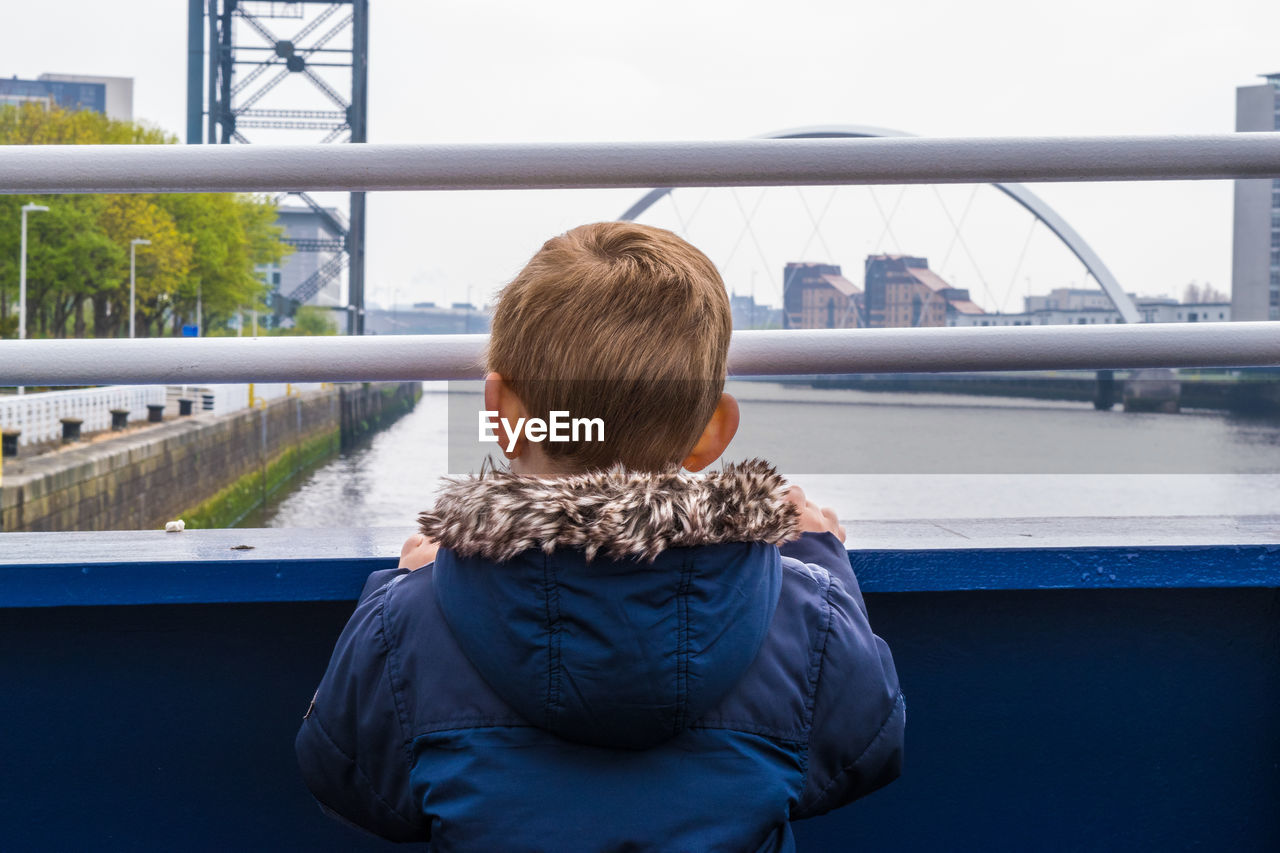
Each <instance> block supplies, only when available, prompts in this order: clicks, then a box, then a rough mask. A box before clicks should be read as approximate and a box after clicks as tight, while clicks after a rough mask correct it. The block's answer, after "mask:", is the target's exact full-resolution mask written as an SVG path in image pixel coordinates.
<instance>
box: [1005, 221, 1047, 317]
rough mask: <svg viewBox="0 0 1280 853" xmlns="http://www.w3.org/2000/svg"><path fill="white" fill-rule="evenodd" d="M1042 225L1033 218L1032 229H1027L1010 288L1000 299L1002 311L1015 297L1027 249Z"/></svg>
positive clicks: (1027, 294) (1010, 279) (1028, 294)
mask: <svg viewBox="0 0 1280 853" xmlns="http://www.w3.org/2000/svg"><path fill="white" fill-rule="evenodd" d="M1039 223H1040V220H1039V219H1036V218H1035V217H1034V216H1033V217H1031V227H1030V228H1028V229H1027V236H1026V239H1024V240H1023V241H1022V250H1021V251H1020V252H1018V261H1017V263H1015V264H1014V265H1013V275H1012V276H1010V277H1009V286H1008V287H1006V288H1005V291H1004V296H1002V297H1001V298H1000V311H1001V312H1002V313H1003V312H1004V310H1005V303H1006V302H1008V301H1009V297H1010V296H1011V295H1013V288H1014V286H1015V285H1016V284H1017V283H1018V273H1020V272H1022V262H1023V261H1024V260H1026V257H1027V249H1028V248H1029V247H1030V246H1031V238H1032V237H1034V236H1035V233H1036V225H1038V224H1039ZM1030 295H1031V294H1030V293H1023V296H1030Z"/></svg>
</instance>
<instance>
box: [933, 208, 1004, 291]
mask: <svg viewBox="0 0 1280 853" xmlns="http://www.w3.org/2000/svg"><path fill="white" fill-rule="evenodd" d="M929 186H930V188H931V189H932V190H933V195H934V197H935V198H937V199H938V204H939V205H941V206H942V212H943V213H944V214H946V216H947V221H948V222H950V223H951V227H952V228H954V229H955V232H954V234H953V235H952V238H951V242H952V246H954V245H955V244H956V243H959V244H960V248H961V249H963V250H964V253H965V255H966V256H967V257H968V258H969V264H970V265H971V266H972V267H973V271H974V272H975V273H977V275H978V281H979V282H981V283H982V290H983V292H984V293H986V295H987V298H988V299H989V300H991V302H992V304H994V303H995V299H996V295H995V293H993V292H992V290H991V285H989V284H987V277H986V276H984V275H983V274H982V267H981V266H979V265H978V259H977V258H975V257H974V256H973V252H972V251H970V249H969V244H968V242H966V241H965V239H964V235H963V234H962V233H960V229H961V227H962V226H963V225H964V220H965V218H966V217H967V216H968V215H969V209H970V208H971V207H972V206H973V197H974V196H975V195H977V194H978V188H977V186H974V188H973V192H972V193H970V194H969V202H968V204H966V205H965V208H964V213H962V214H961V215H960V220H959V222H957V221H956V219H955V218H954V217H953V216H952V215H951V209H950V208H949V207H948V206H947V202H946V199H944V198H943V197H942V193H940V192H938V187H937V185H936V184H930V185H929ZM950 257H951V248H950V247H948V249H947V256H946V258H944V259H943V263H942V264H941V265H940V268H941V267H942V266H945V265H946V260H947V259H949V258H950ZM929 298H930V299H932V298H933V294H932V293H930V294H929Z"/></svg>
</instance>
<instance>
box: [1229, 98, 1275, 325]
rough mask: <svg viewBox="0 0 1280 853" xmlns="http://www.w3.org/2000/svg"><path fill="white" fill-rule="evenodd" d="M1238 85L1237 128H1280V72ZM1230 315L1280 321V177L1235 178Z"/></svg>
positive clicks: (1256, 129) (1240, 318)
mask: <svg viewBox="0 0 1280 853" xmlns="http://www.w3.org/2000/svg"><path fill="white" fill-rule="evenodd" d="M1264 78H1265V79H1266V81H1267V82H1266V83H1263V84H1261V85H1258V86H1241V87H1239V88H1238V89H1236V131H1237V132H1241V131H1274V130H1280V73H1276V74H1267V75H1264ZM1231 317H1232V319H1235V320H1280V180H1272V179H1262V180H1259V179H1250V180H1245V181H1236V198H1235V228H1234V236H1233V239H1232V245H1231Z"/></svg>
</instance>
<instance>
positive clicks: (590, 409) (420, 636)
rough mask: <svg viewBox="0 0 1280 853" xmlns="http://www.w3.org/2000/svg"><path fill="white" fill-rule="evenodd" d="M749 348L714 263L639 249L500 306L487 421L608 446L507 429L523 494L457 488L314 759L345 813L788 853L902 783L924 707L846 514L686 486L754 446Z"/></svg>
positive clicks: (618, 246)
mask: <svg viewBox="0 0 1280 853" xmlns="http://www.w3.org/2000/svg"><path fill="white" fill-rule="evenodd" d="M731 325H732V322H731V316H730V309H729V299H728V295H727V294H726V292H725V287H724V283H723V282H722V281H721V279H720V276H719V274H718V273H717V272H716V269H715V267H714V266H713V265H712V263H711V262H710V261H709V260H708V259H707V258H706V256H705V255H703V254H702V253H701V252H699V251H698V250H697V249H695V248H694V247H693V246H691V245H689V244H688V243H686V242H685V241H683V240H681V239H680V238H678V237H677V236H676V235H674V234H672V233H670V232H668V231H664V230H662V229H658V228H652V227H647V226H642V225H637V224H634V223H623V222H613V223H600V224H595V225H585V226H582V227H579V228H575V229H574V230H572V231H570V232H568V233H567V234H563V235H561V236H558V237H555V238H552V239H551V240H549V241H547V243H546V244H545V245H544V246H543V247H542V249H541V250H540V251H539V252H538V253H537V254H536V255H534V257H533V259H532V260H531V261H530V262H529V264H528V265H527V266H526V267H525V268H524V270H523V271H521V273H520V274H519V276H517V278H516V279H515V281H513V282H512V283H511V284H510V285H508V286H507V287H506V288H505V289H504V290H503V292H502V294H501V297H500V299H499V301H498V306H497V310H496V312H495V314H494V318H493V328H492V334H491V337H490V343H489V350H488V368H489V374H488V376H487V377H486V381H485V392H484V400H485V409H487V410H491V411H493V412H496V413H497V416H498V420H499V422H503V421H505V422H506V423H507V424H516V423H518V422H519V419H520V418H525V419H526V422H527V419H529V418H540V419H542V420H544V421H546V420H548V419H549V417H550V416H551V413H552V412H567V413H568V414H569V415H570V416H572V417H574V418H577V417H586V418H593V419H595V418H598V419H600V421H602V422H603V425H604V430H603V439H602V440H595V439H597V438H598V436H589V437H581V438H580V440H578V441H563V442H552V441H537V440H530V437H529V436H528V435H527V434H524V433H520V434H515V435H513V441H512V442H510V443H509V442H508V440H507V439H508V436H507V434H506V433H504V431H503V430H502V429H499V431H498V435H499V437H500V439H501V443H500V444H499V445H498V446H499V447H500V448H501V449H502V450H503V452H504V454H505V455H506V457H507V459H508V460H510V461H509V469H508V470H483V471H482V472H481V473H480V474H479V475H476V476H469V477H462V478H452V479H449V480H446V482H445V485H444V486H443V488H442V489H441V491H440V492H439V493H438V495H437V498H436V502H435V506H434V507H433V508H432V509H431V510H430V511H428V512H424V513H423V514H422V515H421V516H420V518H419V521H420V527H421V531H422V533H421V535H419V536H417V537H414V538H411V539H410V540H409V542H406V543H405V549H404V553H403V554H402V559H401V568H400V569H396V570H387V571H384V572H377V573H375V574H374V575H373V576H372V577H371V578H370V580H369V583H368V584H366V587H365V592H364V594H363V595H362V597H361V600H360V603H359V604H358V606H357V607H356V611H355V614H354V615H353V616H352V618H351V621H350V622H349V623H348V625H347V627H346V629H345V630H344V631H343V633H342V635H341V637H340V638H339V640H338V643H337V647H336V648H335V650H334V654H333V658H332V660H331V661H330V664H329V667H328V670H327V671H326V672H325V675H324V678H323V680H322V682H321V684H320V687H319V690H318V691H317V692H316V695H315V698H314V699H313V701H312V705H311V708H310V709H309V710H308V711H307V715H306V718H305V719H304V721H303V725H302V729H301V731H300V732H299V733H298V738H297V743H296V746H297V753H298V759H299V762H300V764H301V767H302V771H303V776H304V778H305V780H306V782H307V785H308V786H309V787H310V789H311V791H312V793H313V794H314V795H315V796H316V798H317V799H318V800H319V801H320V803H321V804H322V805H323V806H324V807H325V808H326V810H328V811H330V812H331V813H335V814H336V815H338V816H340V817H341V818H343V819H345V820H346V821H348V822H350V823H353V824H356V825H357V826H360V827H363V828H365V829H367V830H369V831H371V832H373V833H376V834H378V835H380V836H383V837H385V838H388V839H392V840H397V841H428V840H430V841H433V842H436V843H437V844H438V845H439V847H440V849H448V850H460V851H525V850H529V851H533V850H556V851H603V850H637V851H638V850H698V851H705V850H726V851H748V850H760V851H783V850H791V849H793V847H794V843H793V840H792V834H791V830H790V826H789V822H790V821H792V820H798V819H801V818H806V817H812V816H814V815H819V814H823V813H824V812H827V811H829V810H831V809H833V808H836V807H838V806H841V805H844V804H846V803H848V802H850V801H852V800H854V799H856V798H858V797H861V796H864V795H866V794H868V793H871V792H872V791H874V790H876V789H877V788H880V787H881V786H883V785H885V784H887V783H889V782H890V781H892V780H893V779H894V778H896V777H897V775H898V773H899V770H900V765H901V758H902V738H903V727H904V724H905V713H906V712H905V705H904V701H903V697H902V693H901V691H900V690H899V686H898V678H897V673H896V671H895V670H894V665H893V659H892V657H891V655H890V652H889V649H888V647H887V645H886V644H885V643H884V641H883V640H881V639H880V638H879V637H877V636H876V635H875V634H874V633H872V631H871V628H870V625H869V624H868V621H867V613H866V607H865V605H864V604H863V600H862V594H861V592H860V590H859V588H858V582H857V579H856V578H855V577H854V574H853V570H852V568H851V566H850V563H849V558H848V554H847V553H846V551H845V549H844V545H843V539H844V530H843V529H842V528H841V527H840V526H839V523H838V522H837V520H836V517H835V514H834V513H833V512H832V511H830V510H820V509H819V508H818V507H816V506H815V505H814V504H812V503H811V502H808V501H806V500H805V498H804V495H803V493H801V492H800V491H799V490H798V489H794V488H791V489H788V487H787V485H786V483H785V481H784V480H783V479H782V477H781V476H780V475H779V474H778V473H777V472H776V471H775V470H774V469H773V468H772V467H770V466H769V465H768V464H767V463H765V462H763V461H761V460H753V461H749V462H743V463H738V464H730V465H725V466H723V467H722V469H721V470H718V471H712V472H711V473H708V474H704V475H699V476H694V475H692V474H689V473H685V472H683V471H682V470H681V469H682V468H683V469H687V470H688V471H690V472H697V471H701V470H703V469H705V468H706V467H707V466H709V465H710V464H711V463H712V462H714V461H715V460H716V459H717V458H718V457H719V456H720V455H721V454H722V453H723V451H724V450H725V448H726V447H727V446H728V444H729V442H730V440H732V438H733V436H734V434H735V432H736V430H737V427H738V418H739V413H738V407H737V403H736V402H735V401H734V399H733V397H731V396H730V395H728V394H726V393H724V381H725V376H726V360H727V356H728V349H729V338H730V332H731ZM588 438H590V440H588ZM437 549H438V550H437Z"/></svg>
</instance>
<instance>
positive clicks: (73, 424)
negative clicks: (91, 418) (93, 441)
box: [59, 418, 84, 444]
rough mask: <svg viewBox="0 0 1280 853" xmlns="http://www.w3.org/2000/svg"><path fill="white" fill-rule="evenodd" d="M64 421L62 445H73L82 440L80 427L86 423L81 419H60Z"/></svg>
mask: <svg viewBox="0 0 1280 853" xmlns="http://www.w3.org/2000/svg"><path fill="white" fill-rule="evenodd" d="M59 420H60V421H62V443H63V444H71V443H72V442H73V441H79V440H80V425H81V424H82V423H84V420H83V419H81V418H59Z"/></svg>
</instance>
